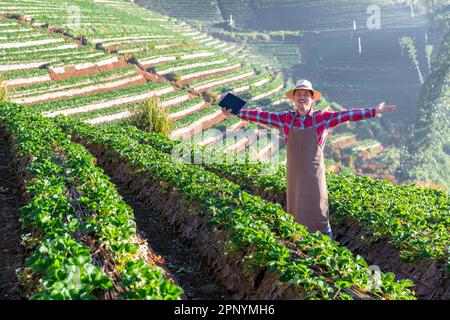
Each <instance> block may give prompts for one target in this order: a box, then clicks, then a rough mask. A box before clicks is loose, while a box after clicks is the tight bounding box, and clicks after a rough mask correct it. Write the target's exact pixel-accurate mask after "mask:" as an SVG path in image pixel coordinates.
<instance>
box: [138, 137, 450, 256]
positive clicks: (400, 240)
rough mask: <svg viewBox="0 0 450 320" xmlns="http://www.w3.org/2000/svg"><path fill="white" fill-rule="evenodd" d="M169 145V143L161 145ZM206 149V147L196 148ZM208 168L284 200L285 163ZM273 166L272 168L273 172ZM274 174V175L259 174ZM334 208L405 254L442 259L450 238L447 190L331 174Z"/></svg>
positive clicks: (160, 142)
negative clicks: (389, 241)
mask: <svg viewBox="0 0 450 320" xmlns="http://www.w3.org/2000/svg"><path fill="white" fill-rule="evenodd" d="M130 132H133V134H134V137H135V138H136V139H140V141H141V142H143V143H148V144H150V145H153V143H155V141H157V144H156V145H157V146H158V147H159V148H163V150H167V151H168V152H169V151H170V150H172V149H173V148H174V146H176V145H177V144H178V143H177V142H175V141H172V140H170V139H167V138H163V137H161V136H159V135H156V134H151V133H144V132H142V131H139V130H130ZM162 146H164V147H162ZM194 150H200V151H201V152H207V149H204V148H201V147H194ZM206 167H207V168H208V169H209V170H212V171H213V172H215V173H217V174H219V175H220V176H222V177H227V178H229V179H231V180H232V181H235V182H237V183H238V184H239V185H240V186H241V187H242V188H243V189H244V190H248V191H251V192H255V191H258V192H257V193H258V194H266V195H267V197H268V198H271V199H276V201H277V202H278V203H284V202H285V200H284V199H285V195H286V179H285V177H286V167H285V166H284V165H280V166H279V168H276V170H275V172H274V171H273V170H272V168H270V164H267V163H246V164H233V163H231V164H229V163H222V161H219V162H218V163H210V164H206ZM269 169H270V171H269ZM261 172H273V173H272V174H258V173H261ZM327 182H328V189H329V197H330V198H329V201H330V209H331V211H332V212H333V215H335V216H336V217H340V218H345V217H352V218H353V219H355V220H357V221H359V222H360V223H361V224H362V225H364V226H365V227H366V228H368V229H369V230H371V231H372V232H373V234H374V235H375V236H378V237H383V236H388V237H390V238H392V240H393V241H394V244H395V245H396V246H397V247H398V248H399V249H400V250H401V254H402V256H403V257H404V258H410V259H412V258H414V257H424V258H429V259H435V260H438V261H443V260H444V259H446V257H448V255H449V252H448V243H449V242H450V233H449V231H448V230H449V228H450V213H449V212H450V195H449V194H448V193H446V192H445V191H441V190H435V189H428V188H422V187H417V186H415V185H395V184H392V183H390V182H388V181H385V180H376V179H372V178H369V177H363V176H356V175H341V174H334V173H328V174H327Z"/></svg>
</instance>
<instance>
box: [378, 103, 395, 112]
mask: <svg viewBox="0 0 450 320" xmlns="http://www.w3.org/2000/svg"><path fill="white" fill-rule="evenodd" d="M395 108H397V106H395V105H392V104H391V105H386V104H385V103H384V102H382V103H380V104H379V105H377V106H376V107H375V114H381V113H384V112H390V111H394V110H395Z"/></svg>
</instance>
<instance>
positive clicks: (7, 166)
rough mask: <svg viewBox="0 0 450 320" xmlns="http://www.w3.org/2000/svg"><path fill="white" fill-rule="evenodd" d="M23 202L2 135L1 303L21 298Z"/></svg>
mask: <svg viewBox="0 0 450 320" xmlns="http://www.w3.org/2000/svg"><path fill="white" fill-rule="evenodd" d="M19 199H20V188H18V186H17V185H16V184H15V179H14V169H13V168H12V159H11V156H10V154H9V151H8V148H7V145H6V141H5V139H4V138H3V137H2V136H1V135H0V300H19V299H20V295H19V293H18V290H17V288H18V280H17V277H16V273H15V270H16V269H17V268H20V267H21V266H22V256H21V250H20V222H19V207H20V200H19Z"/></svg>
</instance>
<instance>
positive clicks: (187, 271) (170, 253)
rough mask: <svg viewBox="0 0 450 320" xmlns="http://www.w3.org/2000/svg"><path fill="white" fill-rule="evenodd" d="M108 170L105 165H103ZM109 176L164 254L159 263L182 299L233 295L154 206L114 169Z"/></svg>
mask: <svg viewBox="0 0 450 320" xmlns="http://www.w3.org/2000/svg"><path fill="white" fill-rule="evenodd" d="M103 169H104V170H105V167H103ZM106 173H107V174H110V180H111V181H112V182H113V183H114V184H115V185H116V188H117V191H118V192H119V193H120V194H121V195H122V197H123V198H124V201H125V202H126V203H127V204H128V205H129V206H131V207H132V208H133V211H134V216H135V221H136V224H137V229H138V230H139V233H140V234H141V236H142V238H143V239H145V240H147V243H148V246H149V247H150V248H152V251H153V253H154V254H155V255H156V256H161V258H162V259H159V260H160V261H159V263H157V265H158V266H159V267H161V268H163V269H164V270H165V271H166V273H167V274H168V275H169V276H170V277H171V278H172V279H173V280H174V281H175V283H176V284H177V285H179V286H180V287H182V288H183V290H184V295H183V296H182V299H188V300H191V299H192V300H198V299H202V300H210V299H211V300H223V299H230V297H229V295H228V293H227V291H226V289H225V288H224V287H223V286H222V285H220V284H218V283H217V282H216V281H215V280H214V277H213V275H212V273H211V272H209V271H208V270H207V266H206V264H205V262H204V261H201V259H200V258H198V257H197V256H196V255H195V254H194V252H193V250H192V249H191V248H190V247H189V245H188V244H185V243H183V242H181V240H179V238H178V237H177V235H176V232H175V230H173V229H172V230H171V229H169V228H168V225H167V223H164V222H163V220H162V219H161V218H160V217H158V216H157V215H156V214H155V213H154V212H153V211H152V209H151V208H149V207H148V206H147V205H145V204H144V203H143V202H142V201H140V200H139V199H138V198H137V197H136V196H135V195H134V194H133V193H132V191H131V190H129V189H128V187H126V186H124V185H123V184H122V183H121V182H120V181H119V180H118V179H117V178H115V177H114V175H113V174H111V172H106Z"/></svg>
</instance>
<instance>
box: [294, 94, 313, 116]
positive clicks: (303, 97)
mask: <svg viewBox="0 0 450 320" xmlns="http://www.w3.org/2000/svg"><path fill="white" fill-rule="evenodd" d="M313 104H314V99H313V94H312V92H311V90H304V89H297V90H295V93H294V106H295V108H296V109H297V111H298V112H299V113H300V114H301V115H302V116H304V115H306V114H307V113H308V112H309V110H311V107H312V106H313Z"/></svg>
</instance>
